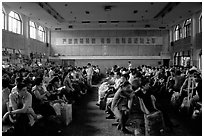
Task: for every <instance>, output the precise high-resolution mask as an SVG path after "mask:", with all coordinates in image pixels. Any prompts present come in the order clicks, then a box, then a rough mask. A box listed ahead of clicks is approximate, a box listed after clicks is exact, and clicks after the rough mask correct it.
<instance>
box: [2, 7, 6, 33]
mask: <svg viewBox="0 0 204 138" xmlns="http://www.w3.org/2000/svg"><path fill="white" fill-rule="evenodd" d="M2 14H3V16H2V17H3V19H2V20H3V28H2V29H4V30H5V28H6V26H5V25H6V15H5V12H4V11H3V10H2Z"/></svg>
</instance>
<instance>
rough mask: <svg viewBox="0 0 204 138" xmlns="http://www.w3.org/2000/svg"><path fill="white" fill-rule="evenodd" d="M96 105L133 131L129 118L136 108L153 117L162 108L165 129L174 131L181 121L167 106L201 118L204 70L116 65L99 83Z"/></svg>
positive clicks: (121, 127) (121, 125) (185, 114)
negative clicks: (129, 124)
mask: <svg viewBox="0 0 204 138" xmlns="http://www.w3.org/2000/svg"><path fill="white" fill-rule="evenodd" d="M133 103H137V104H138V105H139V106H133ZM96 105H97V106H100V109H104V110H105V112H106V113H107V114H108V116H107V117H106V119H116V121H117V122H116V123H114V124H116V125H117V128H118V129H119V130H122V131H123V132H124V133H129V132H130V131H129V130H128V129H127V128H126V122H127V120H128V118H129V116H130V114H131V113H132V112H133V111H137V112H139V111H141V113H142V114H144V115H152V117H155V116H154V115H155V114H154V113H156V112H158V111H160V112H161V113H162V116H163V117H162V118H163V122H164V127H165V128H164V129H165V130H171V131H172V130H173V129H172V128H173V127H175V126H176V125H178V124H174V123H172V121H171V119H170V116H169V111H168V109H169V108H167V106H170V109H172V110H173V111H175V112H176V113H178V114H182V115H184V116H185V117H189V118H191V119H194V120H201V116H202V115H201V113H202V78H201V72H200V71H198V69H197V68H196V67H194V66H193V67H190V68H185V67H179V66H177V67H176V66H174V67H169V68H167V67H163V66H160V67H151V66H146V65H142V66H139V67H136V68H133V67H132V64H131V62H128V67H127V68H125V67H119V66H117V65H114V66H113V67H112V69H110V70H108V72H107V78H105V79H104V80H103V81H102V82H101V84H100V86H99V89H98V101H97V103H96ZM155 120H156V119H155ZM198 122H199V121H198ZM200 122H201V121H200ZM150 124H151V123H150ZM152 124H153V122H152ZM154 127H158V126H154ZM153 129H154V128H153Z"/></svg>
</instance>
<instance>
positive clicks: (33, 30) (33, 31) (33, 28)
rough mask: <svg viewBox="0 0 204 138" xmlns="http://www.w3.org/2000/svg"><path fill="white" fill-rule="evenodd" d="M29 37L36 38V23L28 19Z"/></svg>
mask: <svg viewBox="0 0 204 138" xmlns="http://www.w3.org/2000/svg"><path fill="white" fill-rule="evenodd" d="M29 25H30V38H33V39H36V25H35V23H34V22H32V21H30V22H29Z"/></svg>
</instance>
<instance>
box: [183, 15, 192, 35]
mask: <svg viewBox="0 0 204 138" xmlns="http://www.w3.org/2000/svg"><path fill="white" fill-rule="evenodd" d="M189 20H190V23H188V22H189ZM191 24H192V19H191V18H189V19H187V20H185V22H184V26H183V28H184V38H187V37H189V36H191Z"/></svg>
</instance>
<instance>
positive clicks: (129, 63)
mask: <svg viewBox="0 0 204 138" xmlns="http://www.w3.org/2000/svg"><path fill="white" fill-rule="evenodd" d="M130 69H132V63H131V61H128V70H130Z"/></svg>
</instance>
